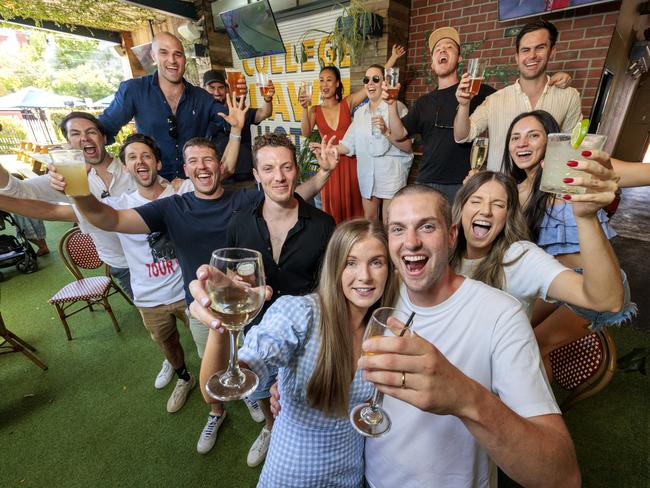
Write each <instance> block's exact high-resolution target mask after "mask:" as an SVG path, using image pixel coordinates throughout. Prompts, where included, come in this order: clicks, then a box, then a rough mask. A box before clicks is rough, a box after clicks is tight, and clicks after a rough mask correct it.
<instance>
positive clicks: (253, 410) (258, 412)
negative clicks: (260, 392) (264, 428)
mask: <svg viewBox="0 0 650 488" xmlns="http://www.w3.org/2000/svg"><path fill="white" fill-rule="evenodd" d="M244 403H245V404H246V406H247V407H248V411H249V412H250V414H251V418H252V419H253V421H255V422H257V423H258V424H259V423H260V422H264V412H262V409H261V408H260V405H259V403H257V402H256V401H253V400H249V399H248V398H244Z"/></svg>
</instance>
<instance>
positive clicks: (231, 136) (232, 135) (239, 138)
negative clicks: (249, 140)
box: [228, 134, 241, 141]
mask: <svg viewBox="0 0 650 488" xmlns="http://www.w3.org/2000/svg"><path fill="white" fill-rule="evenodd" d="M228 139H230V140H231V141H241V136H238V135H237V134H230V135H229V136H228Z"/></svg>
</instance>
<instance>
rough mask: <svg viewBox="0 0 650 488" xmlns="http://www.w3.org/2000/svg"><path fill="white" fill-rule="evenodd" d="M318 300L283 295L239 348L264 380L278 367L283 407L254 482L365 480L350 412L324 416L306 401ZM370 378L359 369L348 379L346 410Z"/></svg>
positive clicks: (366, 394) (351, 486)
mask: <svg viewBox="0 0 650 488" xmlns="http://www.w3.org/2000/svg"><path fill="white" fill-rule="evenodd" d="M319 323H320V306H319V301H318V298H317V296H316V295H308V296H304V297H295V296H284V297H280V298H278V299H277V301H276V302H275V303H274V304H273V305H271V307H270V308H269V309H268V310H267V311H266V313H265V314H264V318H263V319H262V322H261V323H260V324H259V325H256V326H255V327H253V328H252V329H251V330H250V331H249V332H248V335H247V336H246V340H245V341H244V346H243V347H242V348H241V349H240V350H239V359H240V360H241V361H244V362H245V363H246V364H248V366H249V367H250V368H251V369H252V370H253V371H255V373H256V374H257V375H258V376H259V377H260V385H264V384H265V383H266V378H267V377H268V376H269V374H271V371H272V368H273V367H277V368H279V370H280V372H279V375H278V377H279V386H278V387H279V389H280V398H281V402H282V410H281V411H280V414H279V415H278V418H277V419H276V420H275V424H274V425H273V435H271V445H270V446H269V451H268V453H267V455H266V461H265V463H264V469H263V470H262V474H261V475H260V479H259V483H258V485H257V486H258V487H265V488H267V487H268V488H276V487H282V488H321V487H322V488H336V487H338V488H358V487H360V486H362V484H363V471H364V462H363V447H364V438H363V437H362V436H361V435H360V434H358V433H357V432H356V431H355V430H354V429H353V427H352V424H351V423H350V420H349V418H348V417H347V416H346V417H328V416H326V415H325V414H324V413H323V412H322V411H320V410H317V409H315V408H313V407H311V405H309V402H308V401H307V386H308V385H309V381H310V379H311V377H312V375H313V373H314V369H315V367H316V361H317V360H318V351H319V349H320V333H319ZM371 394H372V384H371V383H368V382H366V381H364V380H363V379H362V377H361V370H357V371H356V372H355V375H354V379H353V381H352V384H351V385H350V397H349V404H348V411H349V410H351V409H352V407H354V406H355V405H357V404H358V403H362V402H365V401H366V400H367V399H368V398H370V395H371Z"/></svg>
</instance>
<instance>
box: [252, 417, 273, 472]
mask: <svg viewBox="0 0 650 488" xmlns="http://www.w3.org/2000/svg"><path fill="white" fill-rule="evenodd" d="M270 443H271V431H270V430H269V429H267V428H266V425H265V426H264V427H263V428H262V432H260V435H258V436H257V439H255V442H253V445H252V446H251V448H250V449H249V451H248V457H247V458H246V463H247V464H248V465H249V466H250V467H251V468H254V467H255V466H257V465H258V464H260V463H261V462H262V461H264V458H265V457H266V451H268V450H269V444H270Z"/></svg>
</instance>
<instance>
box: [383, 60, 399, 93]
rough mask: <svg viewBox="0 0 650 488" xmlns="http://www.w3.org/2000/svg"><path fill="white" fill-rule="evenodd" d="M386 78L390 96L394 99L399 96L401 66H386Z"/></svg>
mask: <svg viewBox="0 0 650 488" xmlns="http://www.w3.org/2000/svg"><path fill="white" fill-rule="evenodd" d="M384 80H385V81H386V91H388V96H389V97H390V98H391V99H393V100H394V99H395V98H397V93H398V92H399V88H398V87H397V84H398V83H399V68H386V69H385V70H384Z"/></svg>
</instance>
